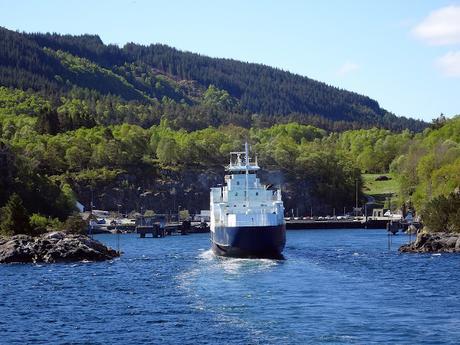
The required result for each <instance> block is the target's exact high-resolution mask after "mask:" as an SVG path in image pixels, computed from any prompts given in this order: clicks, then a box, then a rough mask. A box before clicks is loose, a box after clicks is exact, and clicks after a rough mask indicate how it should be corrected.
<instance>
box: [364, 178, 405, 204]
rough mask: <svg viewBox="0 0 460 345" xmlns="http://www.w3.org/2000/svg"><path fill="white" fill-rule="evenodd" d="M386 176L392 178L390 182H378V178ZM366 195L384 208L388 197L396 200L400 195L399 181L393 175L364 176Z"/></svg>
mask: <svg viewBox="0 0 460 345" xmlns="http://www.w3.org/2000/svg"><path fill="white" fill-rule="evenodd" d="M381 175H385V176H388V177H389V178H391V180H388V181H376V180H375V179H376V178H377V177H378V176H381ZM362 176H363V180H364V188H363V190H364V193H365V194H366V195H368V196H370V197H373V198H374V199H375V201H376V203H377V204H380V205H381V206H382V207H383V205H384V203H385V200H386V198H387V197H391V198H392V199H394V198H395V197H397V194H398V181H397V180H396V178H395V176H393V175H392V174H363V175H362Z"/></svg>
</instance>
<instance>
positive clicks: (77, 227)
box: [63, 214, 88, 235]
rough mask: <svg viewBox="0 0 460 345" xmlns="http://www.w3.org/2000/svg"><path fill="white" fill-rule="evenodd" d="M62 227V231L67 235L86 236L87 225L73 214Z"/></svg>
mask: <svg viewBox="0 0 460 345" xmlns="http://www.w3.org/2000/svg"><path fill="white" fill-rule="evenodd" d="M63 227H64V229H63V230H64V231H65V232H67V233H69V234H79V235H86V233H87V230H88V223H87V222H86V221H85V220H83V219H82V218H81V217H80V216H79V215H78V214H73V215H71V216H69V217H68V218H67V220H66V221H65V223H64V226H63Z"/></svg>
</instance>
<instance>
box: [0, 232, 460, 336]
mask: <svg viewBox="0 0 460 345" xmlns="http://www.w3.org/2000/svg"><path fill="white" fill-rule="evenodd" d="M99 238H100V239H101V240H103V241H104V242H106V243H107V244H108V245H114V244H116V237H114V236H110V235H107V236H104V235H101V236H100V237H99ZM122 240H123V241H122V244H123V251H124V252H125V254H124V255H123V256H122V257H121V258H120V259H117V260H113V261H110V262H101V263H76V264H68V265H65V264H57V265H4V266H0V315H2V317H1V318H0V343H1V344H3V343H5V344H18V345H20V344H32V343H33V344H49V343H53V344H61V343H68V344H83V343H88V344H102V343H111V344H128V345H134V344H140V343H146V344H178V343H180V344H183V345H186V344H190V345H191V344H197V343H207V344H221V343H225V344H276V345H288V344H289V345H291V344H326V343H327V344H331V343H332V344H345V343H353V344H377V343H378V344H390V343H392V344H432V343H442V344H455V343H456V342H457V343H458V341H457V339H459V337H460V330H459V328H458V322H459V318H458V315H459V310H460V296H459V292H458V291H459V288H458V282H459V281H460V271H458V270H453V269H452V267H458V266H459V264H460V257H459V256H455V255H449V254H445V255H444V254H443V255H442V256H440V255H437V256H432V255H429V254H428V255H404V254H399V253H398V252H397V245H398V244H399V243H403V242H405V241H407V239H406V238H405V237H402V236H401V238H395V239H394V243H395V246H394V247H393V248H391V250H388V248H387V236H386V233H385V232H382V231H380V230H375V231H357V230H337V231H334V230H327V231H295V232H288V246H286V250H285V252H284V254H285V257H286V260H280V261H277V260H269V259H235V258H224V257H219V256H215V255H214V254H213V252H212V251H211V250H210V249H208V248H209V236H208V235H207V234H197V235H190V236H185V237H173V236H171V237H166V238H163V239H155V240H144V239H139V238H138V237H137V236H136V235H125V236H123V237H122ZM18 279H20V281H21V284H18ZM31 292H33V293H31ZM155 325H156V326H155ZM152 326H154V327H152Z"/></svg>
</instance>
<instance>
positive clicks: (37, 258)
mask: <svg viewBox="0 0 460 345" xmlns="http://www.w3.org/2000/svg"><path fill="white" fill-rule="evenodd" d="M118 256H120V253H118V252H117V251H115V250H113V249H111V248H108V247H106V246H105V245H103V244H102V243H101V242H99V241H96V240H93V239H91V238H89V237H88V236H84V235H71V234H66V233H64V232H52V233H47V234H44V235H42V236H40V237H31V236H27V235H16V236H13V237H10V238H0V263H13V262H17V263H35V262H45V263H53V262H73V261H83V260H88V261H103V260H110V259H113V258H115V257H118Z"/></svg>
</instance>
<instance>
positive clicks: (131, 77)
mask: <svg viewBox="0 0 460 345" xmlns="http://www.w3.org/2000/svg"><path fill="white" fill-rule="evenodd" d="M0 47H1V48H2V49H1V50H0V84H1V85H3V86H8V87H13V88H19V89H23V90H26V89H29V88H30V89H32V90H35V91H36V92H42V93H45V94H46V95H51V96H52V97H56V98H58V97H60V96H62V95H67V94H69V91H71V90H72V89H75V88H77V89H83V90H89V91H90V92H92V93H94V94H100V95H101V96H102V97H105V96H109V97H110V96H114V97H118V98H119V99H120V100H121V101H124V102H140V103H143V104H146V105H149V106H152V105H153V106H158V104H165V103H167V102H171V101H172V102H174V103H176V104H186V105H187V106H189V108H190V109H185V108H184V109H182V110H181V112H183V113H185V115H184V116H185V117H193V116H191V115H190V114H189V113H193V114H195V113H197V112H198V113H199V112H200V111H202V110H201V109H193V108H194V107H198V108H202V107H203V104H204V103H205V102H204V97H205V93H206V90H208V89H209V88H210V87H211V86H214V87H215V88H216V89H215V90H217V92H220V93H221V96H222V97H223V98H226V100H225V102H226V103H225V102H224V103H225V104H224V105H222V104H220V103H219V98H218V97H214V98H215V99H217V100H218V101H217V103H216V102H214V103H213V104H211V106H212V107H213V112H214V113H215V114H214V116H215V117H216V121H214V122H215V123H213V125H214V124H217V125H219V124H225V118H227V117H228V116H229V114H240V115H239V117H240V118H244V121H243V122H244V123H243V124H242V123H236V124H238V125H243V126H245V127H247V126H252V125H254V121H255V120H254V119H256V120H257V121H258V122H259V125H262V126H264V125H272V124H274V123H278V122H289V121H297V122H300V123H305V124H313V125H317V126H319V127H323V128H324V127H336V128H327V129H330V130H334V129H338V130H340V129H342V130H343V129H350V128H369V127H373V126H377V127H383V128H388V129H392V130H397V131H400V130H403V129H406V128H409V129H411V130H413V131H421V130H423V129H424V128H425V127H426V126H427V124H426V123H424V122H423V121H420V120H415V119H408V118H405V117H397V116H395V115H394V114H392V113H390V112H388V111H387V110H385V109H383V108H381V107H380V105H379V103H378V102H377V101H376V100H374V99H371V98H370V97H368V96H365V95H361V94H359V93H356V92H353V91H348V90H344V89H341V88H338V87H335V86H331V85H328V84H326V83H324V82H321V81H317V80H314V79H311V78H308V77H306V76H302V75H300V74H296V73H293V72H289V71H285V70H282V69H280V68H275V67H270V66H267V65H264V64H259V63H252V62H242V61H238V60H235V59H230V58H214V57H208V56H205V55H202V54H199V53H192V52H187V51H181V50H179V49H176V48H172V47H169V46H167V45H164V44H151V45H148V46H145V45H139V44H135V43H127V44H125V45H124V46H123V47H119V46H116V45H110V44H109V45H106V44H104V42H103V41H102V39H101V38H100V37H99V36H98V35H89V34H85V35H79V36H73V35H60V34H50V33H45V34H43V33H20V32H15V31H11V30H8V29H5V28H0ZM72 63H73V64H74V65H72ZM69 64H70V65H69ZM85 66H86V68H87V69H88V68H90V71H88V70H85ZM88 66H89V67H88ZM91 66H92V67H91ZM93 67H94V68H93ZM101 71H102V72H104V73H105V75H104V76H103V78H100V77H101ZM79 73H80V74H79ZM98 73H99V74H98ZM104 73H102V74H104ZM109 74H110V75H109ZM108 75H109V76H108ZM85 92H86V91H85ZM225 93H227V94H228V97H227V96H225ZM224 96H225V97H224ZM227 98H231V99H232V100H233V102H230V103H231V105H229V104H230V103H229V102H227V100H228V99H227ZM208 106H209V104H208ZM206 111H208V110H206ZM257 121H256V122H257ZM240 122H241V121H240ZM321 124H322V125H321ZM256 125H257V123H256ZM342 127H343V128H342Z"/></svg>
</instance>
